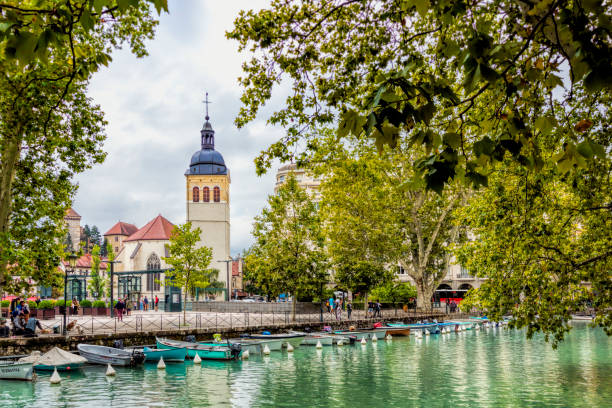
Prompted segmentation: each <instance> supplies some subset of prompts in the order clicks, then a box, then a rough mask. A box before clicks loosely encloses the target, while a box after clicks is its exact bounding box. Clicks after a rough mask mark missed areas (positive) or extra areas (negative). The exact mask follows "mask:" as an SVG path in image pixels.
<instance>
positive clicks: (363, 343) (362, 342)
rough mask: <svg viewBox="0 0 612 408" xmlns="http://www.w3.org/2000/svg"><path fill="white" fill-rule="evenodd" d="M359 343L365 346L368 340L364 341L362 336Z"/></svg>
mask: <svg viewBox="0 0 612 408" xmlns="http://www.w3.org/2000/svg"><path fill="white" fill-rule="evenodd" d="M361 344H362V345H363V346H365V345H366V344H368V342H367V341H366V339H365V337H362V338H361Z"/></svg>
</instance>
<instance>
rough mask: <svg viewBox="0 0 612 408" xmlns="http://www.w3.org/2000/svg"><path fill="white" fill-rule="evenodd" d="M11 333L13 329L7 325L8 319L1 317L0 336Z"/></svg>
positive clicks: (6, 335)
mask: <svg viewBox="0 0 612 408" xmlns="http://www.w3.org/2000/svg"><path fill="white" fill-rule="evenodd" d="M10 334H11V329H9V327H8V326H7V325H6V319H5V318H4V317H2V318H0V337H8V336H9V335H10Z"/></svg>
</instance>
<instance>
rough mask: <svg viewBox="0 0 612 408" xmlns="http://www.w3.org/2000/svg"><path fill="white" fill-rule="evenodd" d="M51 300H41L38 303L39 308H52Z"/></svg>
mask: <svg viewBox="0 0 612 408" xmlns="http://www.w3.org/2000/svg"><path fill="white" fill-rule="evenodd" d="M53 306H54V304H53V301H52V300H41V301H40V303H39V304H38V308H39V309H53Z"/></svg>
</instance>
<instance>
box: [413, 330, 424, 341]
mask: <svg viewBox="0 0 612 408" xmlns="http://www.w3.org/2000/svg"><path fill="white" fill-rule="evenodd" d="M414 337H416V338H417V339H422V338H423V332H422V331H420V330H419V331H416V332H414Z"/></svg>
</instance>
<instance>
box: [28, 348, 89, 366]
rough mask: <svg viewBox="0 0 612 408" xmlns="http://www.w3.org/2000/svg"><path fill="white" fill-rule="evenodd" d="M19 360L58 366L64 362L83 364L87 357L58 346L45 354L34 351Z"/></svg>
mask: <svg viewBox="0 0 612 408" xmlns="http://www.w3.org/2000/svg"><path fill="white" fill-rule="evenodd" d="M19 362H22V363H32V364H34V365H39V364H41V365H47V366H60V365H64V364H83V363H85V362H87V359H85V357H81V356H78V355H76V354H72V353H70V352H68V351H66V350H62V349H61V348H59V347H53V348H52V349H51V350H49V351H47V352H46V353H45V354H40V352H36V351H35V352H33V353H32V354H30V355H29V356H27V357H23V358H20V359H19Z"/></svg>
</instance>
